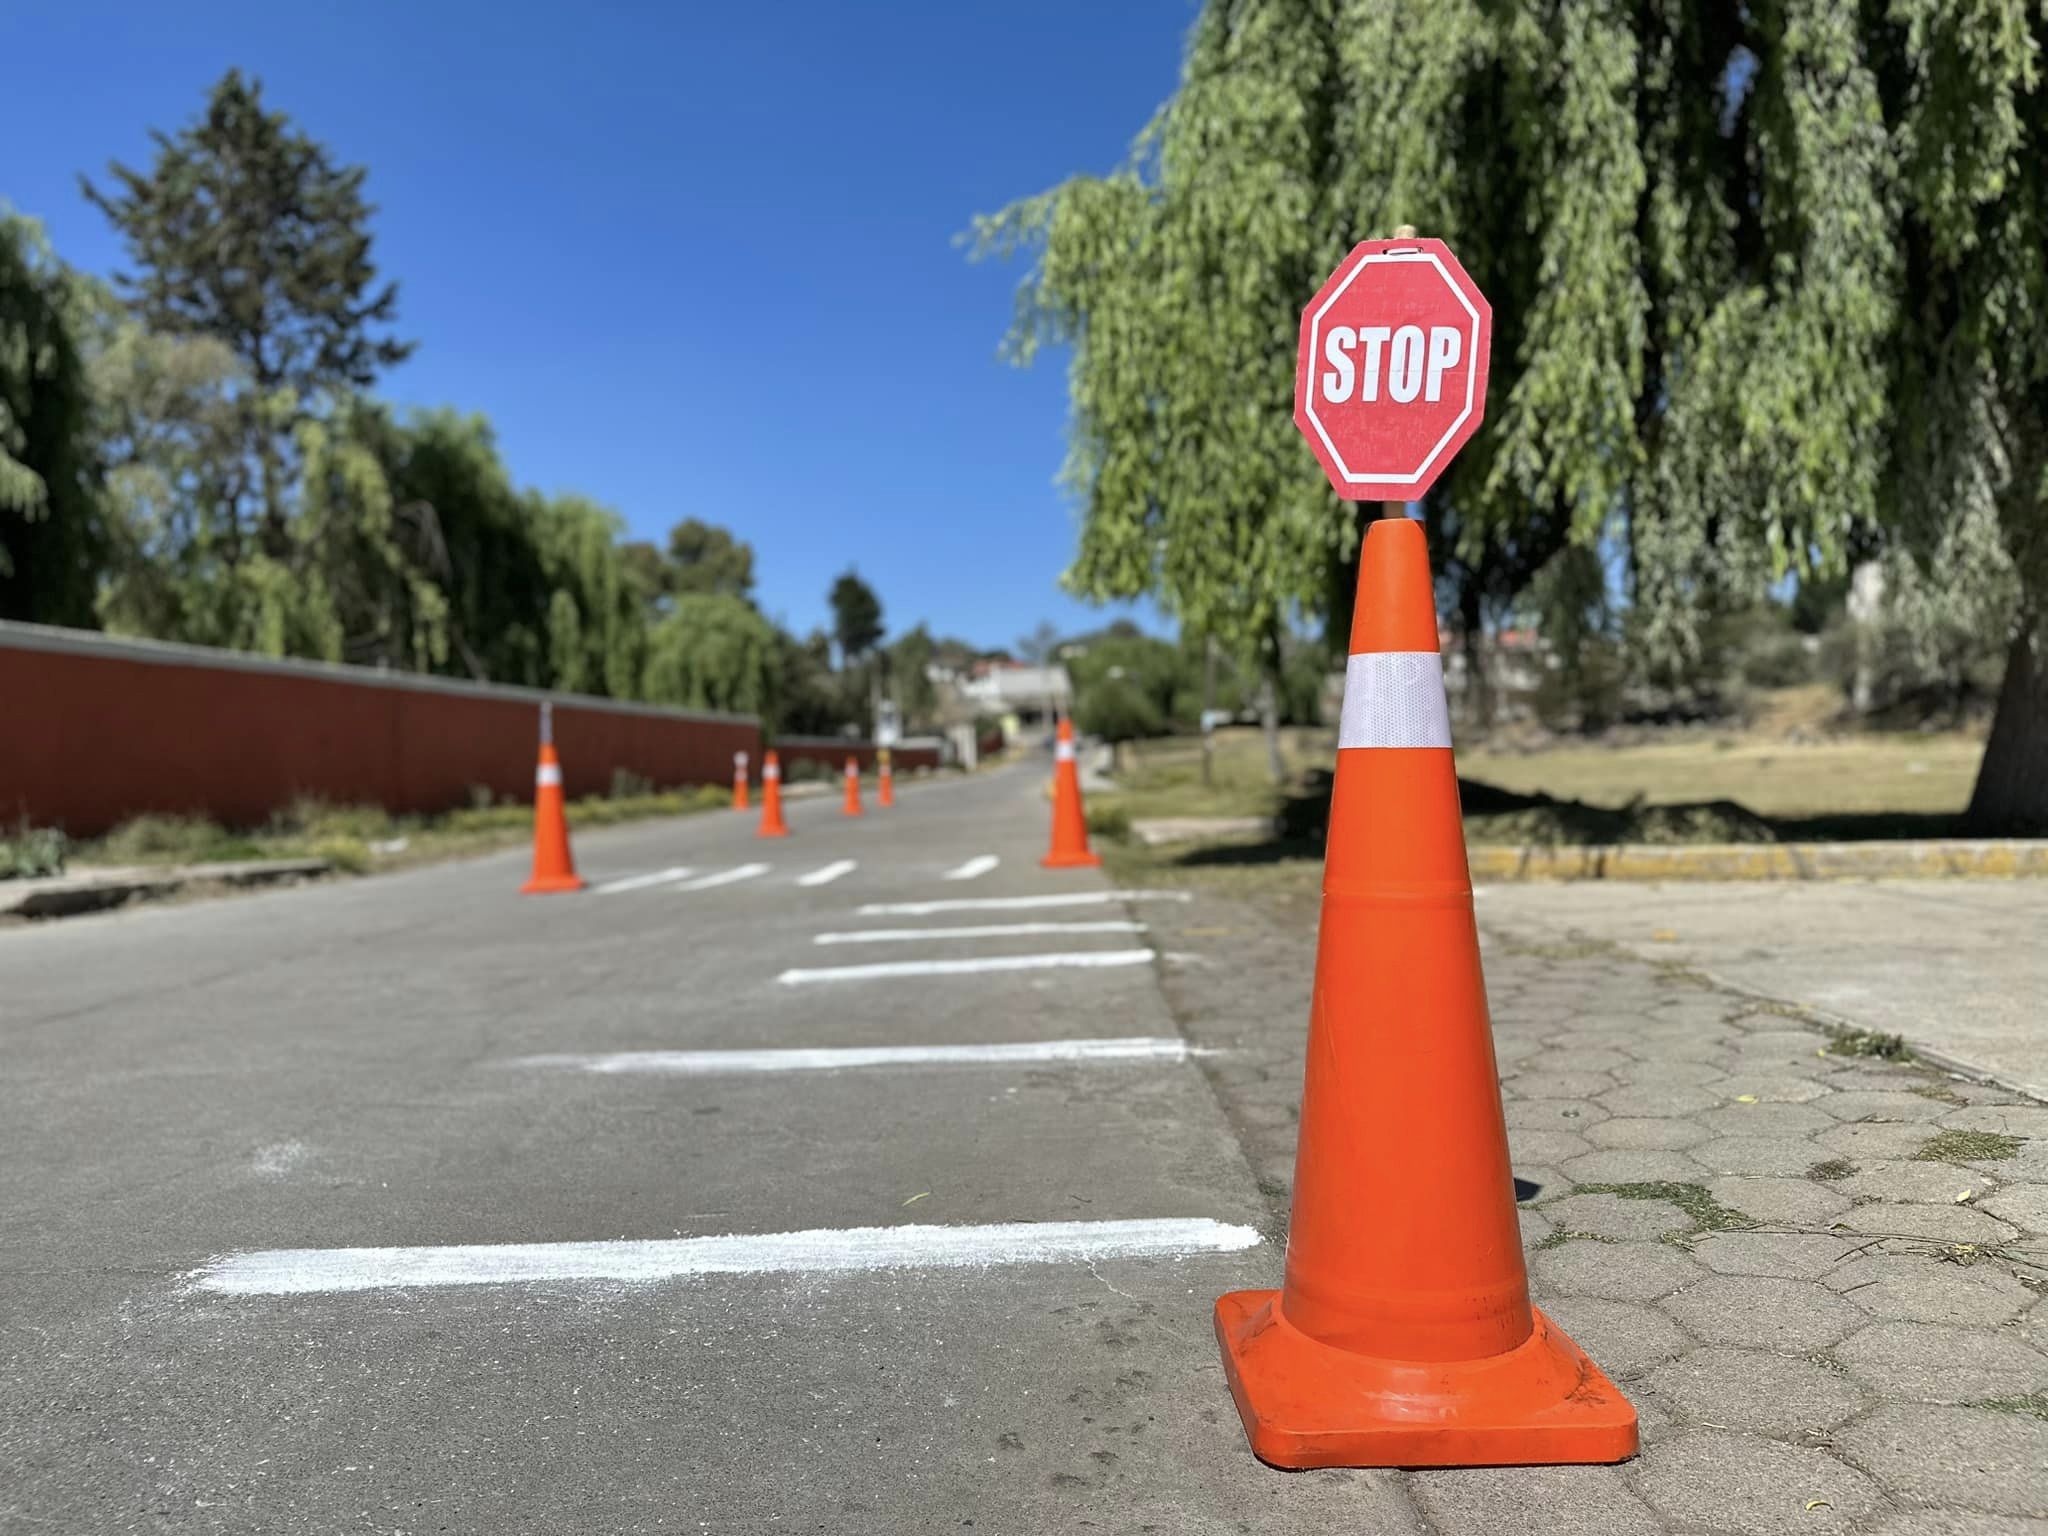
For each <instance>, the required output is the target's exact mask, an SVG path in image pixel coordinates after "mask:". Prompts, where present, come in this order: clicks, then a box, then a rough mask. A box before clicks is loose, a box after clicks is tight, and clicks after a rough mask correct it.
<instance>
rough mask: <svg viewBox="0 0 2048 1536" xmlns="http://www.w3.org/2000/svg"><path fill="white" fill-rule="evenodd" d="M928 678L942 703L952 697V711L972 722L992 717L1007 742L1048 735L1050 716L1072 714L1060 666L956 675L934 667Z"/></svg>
mask: <svg viewBox="0 0 2048 1536" xmlns="http://www.w3.org/2000/svg"><path fill="white" fill-rule="evenodd" d="M931 678H932V681H933V682H934V683H936V684H938V685H939V689H940V697H941V699H942V700H945V699H946V696H947V695H948V694H950V695H951V699H950V700H949V701H948V702H949V703H950V704H951V705H952V707H953V708H957V709H958V710H959V711H961V712H962V713H964V714H966V715H968V716H970V717H971V716H974V715H993V716H995V717H996V718H997V719H999V720H1001V721H1002V722H1003V735H1004V736H1005V738H1007V739H1008V740H1011V741H1015V740H1016V739H1017V738H1018V737H1020V736H1029V735H1032V734H1035V733H1039V732H1047V731H1050V730H1051V729H1052V727H1053V717H1054V715H1055V714H1057V713H1063V712H1065V711H1066V710H1068V709H1070V708H1071V707H1072V706H1073V701H1074V684H1073V680H1072V679H1071V678H1069V677H1068V676H1067V669H1066V668H1065V667H1063V666H1060V665H1059V664H1058V663H1054V664H1053V665H1051V666H1037V665H1034V664H1033V663H1031V662H1023V661H977V662H975V663H974V664H973V665H972V666H971V667H968V668H966V669H964V670H962V671H957V672H956V671H954V670H952V669H951V668H943V667H933V668H932V669H931Z"/></svg>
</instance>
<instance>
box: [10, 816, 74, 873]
mask: <svg viewBox="0 0 2048 1536" xmlns="http://www.w3.org/2000/svg"><path fill="white" fill-rule="evenodd" d="M67 846H68V845H67V844H66V843H65V840H64V834H63V833H62V832H59V831H58V830H57V829H56V828H55V827H31V826H28V825H27V824H25V823H24V824H23V825H21V826H18V827H16V828H15V829H14V830H13V831H12V832H10V833H8V834H7V835H6V836H5V837H0V880H15V879H21V880H33V879H35V878H36V877H37V876H39V875H61V874H63V873H64V854H65V851H66V848H67Z"/></svg>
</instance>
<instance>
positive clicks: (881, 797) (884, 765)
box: [875, 747, 896, 811]
mask: <svg viewBox="0 0 2048 1536" xmlns="http://www.w3.org/2000/svg"><path fill="white" fill-rule="evenodd" d="M895 803H896V776H895V775H894V774H893V773H891V772H890V771H889V749H888V748H887V747H883V748H881V749H880V750H879V751H878V752H876V753H875V804H877V805H879V806H880V807H881V808H882V809H883V810H885V811H886V810H887V809H888V808H889V807H890V806H892V805H894V804H895Z"/></svg>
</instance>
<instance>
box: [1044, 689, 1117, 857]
mask: <svg viewBox="0 0 2048 1536" xmlns="http://www.w3.org/2000/svg"><path fill="white" fill-rule="evenodd" d="M1052 759H1053V761H1052V847H1051V849H1050V850H1048V851H1047V853H1046V855H1045V857H1044V858H1042V859H1040V860H1039V861H1038V862H1039V864H1040V865H1041V866H1043V867H1044V868H1046V869H1081V868H1086V867H1088V866H1091V865H1096V864H1100V863H1101V862H1102V859H1101V857H1100V856H1099V855H1097V854H1094V853H1091V852H1090V851H1089V849H1088V817H1087V814H1086V813H1085V812H1084V811H1083V810H1082V809H1081V770H1080V765H1079V764H1077V763H1076V762H1075V761H1074V722H1073V721H1071V720H1062V721H1060V730H1059V740H1058V741H1057V742H1056V743H1054V745H1053V749H1052Z"/></svg>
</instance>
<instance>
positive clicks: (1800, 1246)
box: [1692, 1232, 1863, 1280]
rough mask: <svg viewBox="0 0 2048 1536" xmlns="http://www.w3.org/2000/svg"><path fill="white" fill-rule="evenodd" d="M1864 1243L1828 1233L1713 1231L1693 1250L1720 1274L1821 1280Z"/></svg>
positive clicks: (1710, 1267) (1697, 1243) (1703, 1262)
mask: <svg viewBox="0 0 2048 1536" xmlns="http://www.w3.org/2000/svg"><path fill="white" fill-rule="evenodd" d="M1862 1241H1863V1240H1862V1239H1860V1238H1843V1237H1838V1236H1836V1235H1834V1234H1833V1233H1827V1232H1712V1233H1709V1234H1708V1235H1707V1236H1705V1237H1703V1238H1701V1239H1700V1240H1699V1241H1698V1242H1696V1243H1694V1244H1693V1245H1692V1251H1693V1253H1694V1255H1695V1256H1696V1257H1697V1258H1698V1259H1699V1261H1700V1262H1701V1263H1702V1264H1704V1265H1706V1266H1707V1268H1709V1269H1711V1270H1713V1271H1714V1272H1715V1273H1716V1274H1721V1275H1776V1276H1777V1277H1778V1278H1779V1279H1781V1280H1818V1279H1819V1278H1820V1277H1821V1276H1822V1275H1825V1274H1826V1273H1827V1272H1828V1271H1829V1270H1831V1269H1833V1268H1834V1267H1835V1266H1836V1265H1837V1264H1839V1263H1841V1262H1842V1260H1844V1259H1846V1258H1847V1257H1848V1256H1849V1255H1850V1254H1852V1253H1854V1252H1855V1251H1856V1250H1857V1248H1858V1247H1860V1246H1861V1245H1862Z"/></svg>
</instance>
